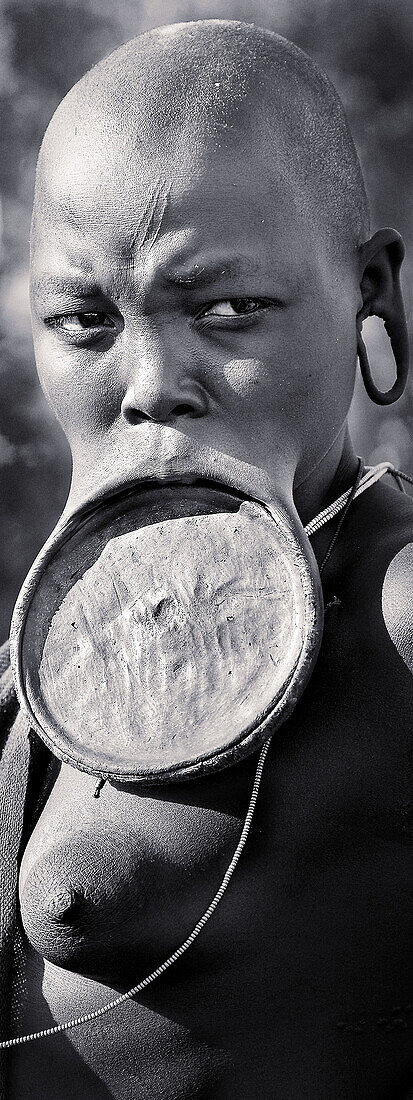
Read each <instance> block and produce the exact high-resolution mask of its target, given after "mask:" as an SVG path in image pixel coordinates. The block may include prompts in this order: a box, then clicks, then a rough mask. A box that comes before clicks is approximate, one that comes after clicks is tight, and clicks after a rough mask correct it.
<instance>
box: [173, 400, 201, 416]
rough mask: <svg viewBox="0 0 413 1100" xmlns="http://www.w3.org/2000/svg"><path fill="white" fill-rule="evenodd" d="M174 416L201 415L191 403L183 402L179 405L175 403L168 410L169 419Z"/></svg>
mask: <svg viewBox="0 0 413 1100" xmlns="http://www.w3.org/2000/svg"><path fill="white" fill-rule="evenodd" d="M175 416H192V417H194V416H201V412H198V410H197V409H195V407H194V406H193V405H189V404H188V403H185V402H183V403H182V404H181V405H175V407H174V408H173V409H172V410H171V412H170V415H169V419H170V420H172V419H173V418H174V417H175Z"/></svg>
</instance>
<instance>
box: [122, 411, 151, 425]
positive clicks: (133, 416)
mask: <svg viewBox="0 0 413 1100" xmlns="http://www.w3.org/2000/svg"><path fill="white" fill-rule="evenodd" d="M123 415H124V417H125V420H127V422H128V424H142V422H143V421H145V420H153V417H152V416H149V413H144V412H141V410H140V409H134V408H126V409H124V410H123Z"/></svg>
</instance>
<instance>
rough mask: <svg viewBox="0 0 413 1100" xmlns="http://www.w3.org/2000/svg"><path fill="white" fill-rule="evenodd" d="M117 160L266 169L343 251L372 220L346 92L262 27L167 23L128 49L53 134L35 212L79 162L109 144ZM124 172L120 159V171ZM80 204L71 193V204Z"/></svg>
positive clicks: (100, 70) (99, 71)
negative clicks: (220, 159)
mask: <svg viewBox="0 0 413 1100" xmlns="http://www.w3.org/2000/svg"><path fill="white" fill-rule="evenodd" d="M102 142H105V144H106V147H107V145H108V144H109V145H110V144H111V143H112V146H113V155H114V158H115V160H118V163H119V156H120V149H119V147H120V146H121V147H123V150H124V152H123V155H124V157H128V158H130V157H131V156H132V157H134V159H135V163H136V165H137V166H139V162H140V161H142V160H143V161H145V162H146V163H148V161H149V162H150V163H151V164H152V165H153V166H154V167H155V169H156V171H157V172H158V174H159V173H160V174H161V175H162V173H165V163H167V164H168V165H169V166H170V163H171V158H173V160H174V162H175V172H174V174H175V175H176V174H178V175H179V173H180V171H185V170H186V171H193V172H196V171H198V172H200V171H202V165H203V162H204V160H205V158H206V157H208V156H209V157H211V156H213V155H219V154H221V155H222V156H223V155H225V154H226V153H227V154H231V153H234V151H237V153H238V155H239V154H241V153H244V155H245V156H246V157H247V158H248V159H250V158H251V157H258V166H259V164H260V163H262V162H264V163H265V166H266V169H267V171H268V172H269V176H270V177H271V175H273V176H274V178H278V179H279V178H282V179H283V180H285V182H286V183H290V184H293V185H294V190H295V194H296V201H297V204H298V206H299V208H300V210H301V213H302V216H303V218H305V219H306V220H308V221H309V222H311V224H317V223H319V224H320V226H322V227H323V228H324V231H325V233H326V235H327V236H328V238H329V240H330V242H331V243H332V245H333V247H334V248H335V249H337V250H339V251H341V250H342V249H343V248H344V249H345V250H346V251H347V250H348V249H350V250H354V249H355V248H357V246H358V245H360V243H362V241H364V240H365V239H366V237H367V236H368V232H369V216H368V207H367V199H366V193H365V189H364V184H363V179H362V174H361V169H360V165H359V161H358V158H357V154H356V151H355V148H354V144H353V141H352V137H351V134H350V132H349V128H348V125H347V121H346V118H345V115H344V111H343V108H342V105H341V102H340V100H339V98H338V95H337V93H336V91H335V89H334V88H333V86H332V85H331V83H330V82H329V80H328V79H327V77H326V76H325V75H324V74H323V73H322V72H321V70H320V69H319V68H318V67H317V66H316V65H315V64H314V62H313V61H311V60H310V58H309V57H307V56H306V54H304V53H303V52H302V51H301V50H300V49H298V48H297V47H296V46H295V45H293V44H292V43H290V42H288V41H287V40H286V39H284V38H281V37H280V36H279V35H276V34H274V33H273V32H271V31H269V30H265V29H262V28H259V27H256V26H254V25H252V24H245V23H238V22H232V21H221V20H209V21H202V22H194V23H181V24H174V25H172V26H169V27H160V28H157V29H155V30H152V31H150V32H148V33H147V34H144V35H141V36H139V37H137V38H135V39H133V40H132V41H131V42H128V43H126V45H124V46H122V47H121V48H120V49H118V50H116V51H115V52H114V53H112V54H111V55H110V56H109V57H107V58H105V59H104V60H103V61H102V62H100V63H99V64H98V65H96V66H95V67H94V68H93V69H92V70H91V71H90V72H89V73H87V74H86V76H84V77H83V78H82V80H80V81H79V83H78V84H77V85H75V87H74V88H73V89H72V90H71V92H69V94H68V95H67V96H66V98H65V99H64V100H63V103H62V104H61V105H60V107H59V108H58V110H57V112H56V114H55V115H54V117H53V119H52V121H51V123H50V126H49V128H48V130H47V132H46V135H45V139H44V142H43V146H42V149H41V153H40V157H39V166H38V174H37V187H36V199H35V213H36V211H37V209H38V208H39V206H40V207H43V206H44V205H45V204H47V203H48V202H49V201H50V199H53V197H54V196H53V192H54V191H55V190H56V188H55V185H54V184H55V174H56V167H57V165H58V164H59V163H60V169H61V172H60V176H59V180H58V183H59V186H58V190H59V199H60V201H64V188H62V179H63V178H64V176H65V171H64V165H65V164H66V162H67V161H68V159H71V158H76V157H77V155H79V154H80V156H81V157H82V160H83V164H84V165H85V167H87V161H88V158H89V159H90V161H93V163H94V165H95V166H96V160H98V159H99V145H100V144H101V143H102ZM120 167H121V165H120V163H119V168H120ZM67 201H68V205H69V206H70V195H69V194H68V196H67Z"/></svg>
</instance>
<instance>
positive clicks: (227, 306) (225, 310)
mask: <svg viewBox="0 0 413 1100" xmlns="http://www.w3.org/2000/svg"><path fill="white" fill-rule="evenodd" d="M267 307H268V301H267V300H266V299H265V298H226V299H222V300H221V301H219V302H213V303H212V305H211V306H208V307H207V309H205V310H204V311H203V313H202V316H203V317H228V318H231V317H244V316H245V315H246V314H251V313H258V312H259V311H260V310H262V309H266V308H267Z"/></svg>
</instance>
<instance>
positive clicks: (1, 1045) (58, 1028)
mask: <svg viewBox="0 0 413 1100" xmlns="http://www.w3.org/2000/svg"><path fill="white" fill-rule="evenodd" d="M387 473H389V474H391V475H392V476H393V477H394V478H395V479H396V480H398V479H399V478H401V479H403V480H404V481H408V482H409V483H410V484H413V478H410V477H409V476H408V475H407V474H403V473H402V472H401V471H400V470H396V469H395V468H394V466H393V465H392V463H391V462H381V463H379V464H378V465H377V466H372V467H369V468H368V469H367V470H366V472H365V474H364V475H363V477H362V479H361V481H360V484H359V486H358V488H357V490H356V492H355V494H354V499H355V498H356V497H358V496H360V494H361V493H364V492H365V490H366V489H369V488H370V486H371V485H374V484H375V482H376V481H378V480H379V479H380V478H381V477H383V476H384V474H387ZM351 492H352V490H351V489H349V490H347V492H345V493H342V495H341V496H340V497H339V498H338V500H336V501H334V503H333V504H330V505H329V506H328V508H325V509H324V510H323V511H322V512H320V513H319V515H318V516H316V517H315V519H313V520H311V522H310V523H308V524H307V526H306V527H305V531H306V534H307V535H308V536H311V535H314V534H315V532H316V531H319V530H320V528H321V527H323V526H324V524H325V523H328V522H329V520H330V519H332V518H333V516H337V515H338V514H339V512H341V511H342V510H343V508H345V506H346V503H347V501H348V498H349V496H350V494H351ZM270 744H271V737H270V738H268V740H267V741H265V742H264V745H263V747H262V749H261V752H260V755H259V759H258V764H257V769H256V772H255V778H254V783H253V788H252V793H251V798H250V802H249V806H248V810H247V813H246V817H245V821H244V825H243V829H242V832H241V836H240V839H239V841H238V844H237V847H236V849H235V852H234V855H233V857H232V859H231V862H230V864H229V866H228V868H227V870H226V872H225V875H224V877H223V879H222V882H221V885H220V887H219V889H218V891H217V893H216V894H215V897H214V898H213V899H212V901H211V903H210V905H209V906H208V909H206V910H205V913H204V914H203V916H202V917H201V918H200V920H199V921H198V923H197V924H196V925H195V928H193V929H192V932H191V933H190V935H189V936H188V938H187V939H186V940H185V941H184V943H181V945H180V947H177V949H176V951H174V952H173V954H172V955H169V957H168V958H167V959H165V962H163V963H161V964H160V966H158V967H157V968H156V970H153V971H152V973H151V974H148V976H147V977H146V978H144V979H143V980H142V981H141V982H138V984H137V985H134V986H132V989H129V990H128V992H127V993H122V994H120V996H119V997H116V998H115V999H114V1000H113V1001H109V1002H108V1003H107V1004H104V1005H102V1006H101V1008H96V1009H94V1010H93V1012H85V1013H84V1014H83V1015H82V1016H76V1017H75V1018H74V1019H72V1020H67V1021H66V1022H65V1023H63V1024H56V1025H55V1026H54V1027H47V1028H43V1029H42V1030H41V1031H33V1032H31V1034H29V1035H18V1036H16V1038H14V1039H5V1040H3V1041H2V1042H0V1050H8V1049H9V1048H10V1047H15V1046H20V1045H21V1044H23V1043H31V1042H33V1041H34V1040H35V1039H46V1038H48V1037H49V1036H50V1035H58V1034H59V1033H60V1032H62V1031H69V1030H70V1029H71V1028H74V1027H80V1025H81V1024H87V1023H90V1022H91V1021H92V1020H97V1019H99V1017H100V1016H105V1015H106V1013H107V1012H111V1011H112V1009H114V1008H118V1007H119V1005H122V1004H124V1003H125V1001H129V1000H131V999H132V997H134V996H135V995H136V994H137V993H141V992H142V990H144V989H146V988H147V986H148V985H151V984H152V982H154V981H156V979H157V978H160V977H161V975H162V974H164V973H165V971H166V970H169V967H171V966H172V965H173V963H175V962H177V961H178V959H180V958H181V957H182V955H184V954H185V952H186V951H188V948H190V947H191V946H192V944H193V943H194V940H196V939H197V937H198V936H199V933H200V932H202V929H203V928H204V927H205V925H206V923H207V921H209V919H210V917H212V914H213V913H214V912H215V910H216V908H217V906H218V905H219V903H220V901H221V898H222V897H223V895H224V894H225V891H226V889H227V887H228V885H229V883H230V881H231V878H232V876H233V874H234V871H235V868H236V866H237V863H238V861H239V859H240V856H241V855H242V852H243V850H244V847H245V844H246V841H247V839H248V834H249V832H250V828H251V823H252V819H253V816H254V811H255V807H256V803H257V798H258V792H259V789H260V783H261V779H262V773H263V769H264V764H265V760H266V756H267V753H268V750H269V747H270Z"/></svg>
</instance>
